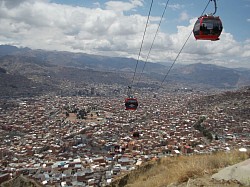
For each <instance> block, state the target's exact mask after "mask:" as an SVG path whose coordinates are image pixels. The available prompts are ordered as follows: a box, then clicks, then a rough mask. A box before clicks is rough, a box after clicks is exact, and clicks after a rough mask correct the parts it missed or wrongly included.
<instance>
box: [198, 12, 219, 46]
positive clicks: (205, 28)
mask: <svg viewBox="0 0 250 187" xmlns="http://www.w3.org/2000/svg"><path fill="white" fill-rule="evenodd" d="M222 29H223V26H222V22H221V20H220V18H219V16H212V15H204V16H201V17H199V18H198V20H197V21H196V23H195V25H194V29H193V33H194V37H195V39H196V40H212V41H216V40H219V36H220V34H221V32H222Z"/></svg>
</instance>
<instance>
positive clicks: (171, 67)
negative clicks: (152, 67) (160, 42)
mask: <svg viewBox="0 0 250 187" xmlns="http://www.w3.org/2000/svg"><path fill="white" fill-rule="evenodd" d="M210 1H211V0H208V3H207V5H206V7H205V9H204V10H203V12H202V13H201V15H203V14H204V12H205V11H206V9H207V7H208V5H209V3H210ZM192 33H193V30H192V31H191V32H190V34H189V36H188V38H187V39H186V41H185V42H184V44H183V46H182V47H181V49H180V51H179V53H178V54H177V56H176V58H175V59H174V61H173V63H172V64H171V66H170V68H169V69H168V72H167V74H166V75H165V77H164V79H163V80H162V82H161V85H160V87H162V84H163V83H164V81H165V80H166V78H167V76H168V75H169V72H170V71H171V69H172V68H173V66H174V64H175V62H176V61H177V59H178V57H179V56H180V54H181V52H182V50H183V49H184V47H185V46H186V44H187V42H188V40H189V38H190V36H191V35H192Z"/></svg>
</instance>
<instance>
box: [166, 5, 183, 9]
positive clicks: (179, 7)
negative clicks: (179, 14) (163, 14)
mask: <svg viewBox="0 0 250 187" xmlns="http://www.w3.org/2000/svg"><path fill="white" fill-rule="evenodd" d="M168 7H169V8H171V9H172V10H179V9H182V8H183V7H184V5H180V4H172V5H168Z"/></svg>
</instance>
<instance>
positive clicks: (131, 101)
mask: <svg viewBox="0 0 250 187" xmlns="http://www.w3.org/2000/svg"><path fill="white" fill-rule="evenodd" d="M125 107H126V108H125V110H136V109H137V107H138V101H137V99H136V98H126V99H125Z"/></svg>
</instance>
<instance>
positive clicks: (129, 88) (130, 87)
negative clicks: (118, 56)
mask: <svg viewBox="0 0 250 187" xmlns="http://www.w3.org/2000/svg"><path fill="white" fill-rule="evenodd" d="M153 2H154V0H152V1H151V5H150V9H149V12H148V18H147V22H146V26H145V29H144V33H143V37H142V42H141V46H140V50H139V54H138V58H137V61H136V66H135V71H134V75H133V79H132V81H131V85H130V86H128V92H129V91H130V90H131V89H132V85H133V82H134V80H135V75H136V71H137V67H138V63H139V59H140V55H141V51H142V46H143V42H144V38H145V34H146V31H147V27H148V22H149V17H150V14H151V10H152V6H153Z"/></svg>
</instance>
